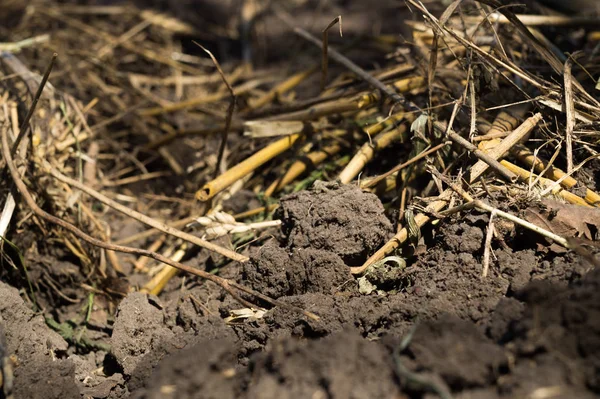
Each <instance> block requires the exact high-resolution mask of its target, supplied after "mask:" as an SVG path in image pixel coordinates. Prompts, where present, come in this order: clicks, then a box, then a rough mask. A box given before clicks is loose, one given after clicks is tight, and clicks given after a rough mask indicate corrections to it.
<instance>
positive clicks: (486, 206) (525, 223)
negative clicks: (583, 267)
mask: <svg viewBox="0 0 600 399" xmlns="http://www.w3.org/2000/svg"><path fill="white" fill-rule="evenodd" d="M438 177H441V178H442V180H444V181H445V182H446V184H448V185H449V186H450V188H451V189H452V190H454V191H455V192H457V193H458V194H460V195H461V196H462V197H463V198H464V199H465V200H466V201H467V202H470V203H473V206H474V207H475V208H478V209H480V210H483V211H486V212H490V213H492V212H494V213H495V214H496V215H498V216H500V217H503V218H505V219H507V220H510V221H511V222H513V223H516V224H518V225H520V226H522V227H525V228H526V229H529V230H531V231H534V232H536V233H538V234H540V235H542V236H544V237H546V238H549V239H551V240H552V241H554V242H556V243H557V244H559V245H561V246H563V247H565V248H571V246H570V245H569V242H568V241H567V239H566V238H563V237H561V236H559V235H558V234H554V233H552V232H550V231H548V230H545V229H542V228H541V227H539V226H537V225H535V224H533V223H530V222H528V221H526V220H523V219H521V218H519V217H517V216H515V215H513V214H510V213H508V212H504V211H501V210H500V209H497V208H494V207H493V206H491V205H489V204H487V203H485V202H483V201H481V200H478V199H474V198H473V197H471V195H469V193H467V192H466V191H465V190H463V189H462V188H461V187H459V186H458V185H456V184H454V183H453V182H451V181H450V180H449V179H447V178H445V177H443V176H441V175H438Z"/></svg>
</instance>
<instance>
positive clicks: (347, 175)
mask: <svg viewBox="0 0 600 399" xmlns="http://www.w3.org/2000/svg"><path fill="white" fill-rule="evenodd" d="M407 131H408V127H407V125H406V124H402V125H400V126H398V127H397V128H395V129H392V130H390V131H389V132H385V133H382V134H380V135H379V136H377V137H376V138H375V140H374V142H373V144H371V143H370V142H366V143H365V144H363V146H362V147H361V149H360V150H359V151H358V152H357V153H356V154H355V155H354V157H353V158H352V159H351V160H350V162H349V163H348V165H347V166H346V167H345V168H344V170H342V172H341V173H340V175H339V176H338V179H339V180H340V182H342V183H344V184H348V183H350V182H351V181H352V180H354V178H355V177H356V176H358V174H359V173H360V172H361V170H363V168H364V167H365V165H366V164H367V163H368V162H370V161H371V160H372V159H373V156H375V153H376V152H377V151H380V150H381V149H383V148H385V147H387V146H389V145H390V144H392V143H393V142H394V141H397V140H404V139H406V133H407Z"/></svg>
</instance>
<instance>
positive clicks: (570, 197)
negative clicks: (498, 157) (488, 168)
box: [500, 159, 592, 208]
mask: <svg viewBox="0 0 600 399" xmlns="http://www.w3.org/2000/svg"><path fill="white" fill-rule="evenodd" d="M500 163H501V164H502V165H503V166H504V167H505V168H507V169H509V170H510V171H512V172H513V173H515V174H516V175H517V176H519V179H520V180H521V181H524V182H527V181H529V179H531V178H532V177H533V178H536V179H538V180H539V182H540V185H541V186H542V187H545V188H547V187H553V188H552V194H554V195H557V196H560V197H562V198H563V199H565V200H566V201H568V202H570V203H571V204H575V205H581V206H585V207H588V208H591V207H592V206H591V205H590V204H588V203H587V202H586V201H585V200H584V199H583V198H581V197H579V196H577V195H575V194H573V193H571V192H569V191H566V190H564V189H562V188H561V187H560V186H558V185H557V186H554V182H553V181H552V180H550V179H546V178H544V177H540V176H536V175H534V174H532V173H531V172H530V171H528V170H525V169H523V168H520V167H518V166H517V165H515V164H513V163H510V162H508V161H507V160H504V159H503V160H502V161H500Z"/></svg>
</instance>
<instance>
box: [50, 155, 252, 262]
mask: <svg viewBox="0 0 600 399" xmlns="http://www.w3.org/2000/svg"><path fill="white" fill-rule="evenodd" d="M42 164H43V167H44V169H46V171H47V172H48V173H50V174H51V175H52V176H53V177H54V178H56V179H57V180H59V181H62V182H63V183H66V184H68V185H70V186H72V187H75V188H77V189H79V190H81V191H83V192H84V193H86V194H88V195H90V196H92V197H94V198H96V199H97V200H98V201H100V202H102V203H104V204H106V205H107V206H109V207H111V208H113V209H115V210H117V211H119V212H121V213H122V214H124V215H126V216H129V217H131V218H132V219H135V220H138V221H140V222H142V223H144V224H147V225H148V226H150V227H154V228H155V229H158V230H160V231H162V232H164V233H167V234H169V235H172V236H174V237H177V238H181V239H182V240H185V241H188V242H190V243H192V244H195V245H198V246H199V247H202V248H205V249H208V250H209V251H213V252H216V253H218V254H220V255H223V256H224V257H226V258H229V259H231V260H235V261H237V262H242V263H243V262H247V261H248V257H246V256H243V255H240V254H238V253H236V252H234V251H231V250H229V249H226V248H223V247H220V246H218V245H215V244H213V243H211V242H208V241H205V240H203V239H201V238H198V237H196V236H194V235H192V234H188V233H185V232H183V231H181V230H178V229H175V228H173V227H171V226H168V225H166V224H164V223H161V222H159V221H157V220H156V219H153V218H151V217H149V216H146V215H144V214H141V213H139V212H136V211H134V210H133V209H130V208H128V207H126V206H124V205H121V204H120V203H118V202H117V201H114V200H112V199H110V198H108V197H107V196H105V195H103V194H101V193H99V192H97V191H96V190H94V189H92V188H90V187H88V186H86V185H85V184H83V183H81V182H79V181H77V180H74V179H71V178H69V177H67V176H65V175H63V174H62V173H60V172H59V171H58V170H56V168H54V167H52V166H51V165H50V163H48V162H47V161H44V160H42Z"/></svg>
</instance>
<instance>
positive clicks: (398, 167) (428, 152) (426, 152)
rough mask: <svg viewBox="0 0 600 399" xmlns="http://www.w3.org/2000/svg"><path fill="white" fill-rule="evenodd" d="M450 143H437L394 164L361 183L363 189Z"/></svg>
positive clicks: (374, 184)
mask: <svg viewBox="0 0 600 399" xmlns="http://www.w3.org/2000/svg"><path fill="white" fill-rule="evenodd" d="M450 144H451V142H445V143H441V144H438V145H436V146H435V147H432V148H430V149H428V150H427V151H423V152H421V153H420V154H418V155H417V156H415V157H413V158H411V159H409V160H408V161H406V162H404V163H401V164H400V165H397V166H394V167H393V168H392V169H390V170H389V171H387V172H385V173H384V174H382V175H379V176H377V177H374V178H373V179H369V180H368V181H366V182H364V183H363V184H361V188H363V189H368V188H373V187H375V186H376V185H377V184H379V183H380V182H381V181H383V180H386V179H388V178H389V177H390V176H392V175H393V174H395V173H397V172H399V171H401V170H402V169H404V168H406V167H408V166H410V165H412V164H413V163H415V162H418V161H420V160H421V159H423V158H425V157H426V156H429V155H431V154H433V153H435V152H436V151H439V150H441V149H442V148H444V147H446V146H447V145H450Z"/></svg>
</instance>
